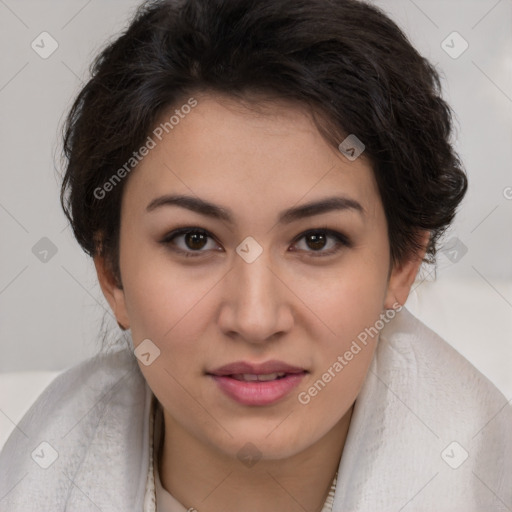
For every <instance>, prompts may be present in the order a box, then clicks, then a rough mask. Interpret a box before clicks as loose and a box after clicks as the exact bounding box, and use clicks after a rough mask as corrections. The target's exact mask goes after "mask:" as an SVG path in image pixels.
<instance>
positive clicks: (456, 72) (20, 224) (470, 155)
mask: <svg viewBox="0 0 512 512" xmlns="http://www.w3.org/2000/svg"><path fill="white" fill-rule="evenodd" d="M375 3H376V4H378V5H379V6H381V7H382V8H383V9H384V10H386V11H387V12H388V13H389V14H390V15H391V17H392V18H393V19H394V20H396V21H397V22H398V23H399V25H400V26H401V27H402V28H403V29H404V31H405V32H406V34H407V35H408V36H409V37H410V38H411V40H412V42H413V44H414V45H415V46H416V47H417V48H418V50H419V51H420V52H421V53H422V54H424V55H425V56H426V57H427V58H429V59H430V60H431V61H432V62H433V63H434V64H435V65H436V66H437V67H438V69H439V70H440V71H441V72H442V74H443V76H444V80H443V86H444V95H445V97H446V99H447V100H448V101H449V102H450V104H451V105H452V107H453V109H454V110H455V112H456V114H457V118H456V119H457V140H456V147H457V149H458V151H459V152H460V154H461V156H462V158H463V160H464V162H465V166H466V169H467V172H468V174H469V178H470V190H469V193H468V195H467V197H466V199H465V200H464V203H463V205H462V207H461V210H460V213H459V215H458V217H457V219H456V221H455V223H454V226H453V228H452V229H451V231H450V233H449V234H448V236H447V238H446V239H447V240H450V239H451V242H450V244H452V243H454V242H455V249H456V250H457V251H458V253H457V254H458V256H457V257H458V258H459V261H453V260H454V259H455V260H457V257H455V258H454V256H453V254H454V253H449V252H446V253H441V254H440V255H439V265H438V271H437V279H436V281H435V282H433V274H432V273H431V269H425V270H424V271H423V272H422V274H421V275H420V277H419V279H418V283H417V284H416V285H415V290H414V292H413V294H412V295H411V299H410V301H409V303H408V305H409V306H410V307H411V309H412V310H413V312H415V313H416V314H417V315H418V316H419V317H420V318H422V319H423V320H425V322H426V323H428V324H429V325H431V326H432V327H433V328H434V329H435V330H437V332H439V333H440V334H441V335H442V336H444V337H445V338H446V339H447V341H449V342H450V343H451V344H452V345H453V346H455V347H456V348H457V350H459V351H460V352H462V353H463V354H464V355H465V356H466V357H467V358H468V359H470V361H471V362H472V363H473V364H474V365H475V366H477V367H478V368H479V369H480V370H481V371H482V372H483V373H484V374H485V375H487V376H488V377H489V378H490V379H491V380H493V381H494V382H495V383H496V384H497V385H498V386H499V387H500V388H501V389H502V390H503V391H504V392H505V393H506V394H507V396H512V380H511V379H512V377H511V376H510V374H511V372H510V369H511V366H512V365H511V358H512V188H509V187H512V171H511V162H512V143H511V142H512V137H511V135H512V133H511V132H512V122H511V119H512V116H511V114H512V28H511V27H512V0H442V1H433V0H415V1H412V0H392V1H391V0H385V1H377V2H375ZM138 4H139V2H138V1H126V0H125V1H119V0H108V1H102V2H100V1H99V0H89V1H87V0H80V1H76V0H72V1H66V2H64V1H62V0H61V1H57V0H45V1H40V0H38V1H25V0H0V43H1V44H2V47H3V49H4V51H3V52H2V66H1V68H0V109H1V112H2V116H1V122H0V145H1V146H0V148H1V155H2V158H1V163H0V169H1V170H0V176H1V186H0V232H1V234H2V236H1V242H0V243H1V251H0V258H1V260H0V348H1V355H0V372H7V371H20V370H24V371H26V370H61V369H63V368H66V367H68V366H70V365H72V364H75V363H77V362H78V361H80V360H82V359H84V358H85V357H88V356H90V355H93V354H94V353H96V352H97V351H98V350H99V348H100V345H101V339H100V337H99V331H100V328H101V324H102V320H103V318H105V320H106V326H107V327H108V328H110V330H111V334H110V336H111V338H115V337H116V336H117V334H118V332H119V331H118V328H117V324H115V322H113V317H112V315H111V314H110V313H109V312H108V306H107V304H106V301H105V300H104V299H103V296H102V294H101V291H100V289H99V286H98V284H97V281H96V275H95V271H94V267H93V265H92V261H90V259H89V258H88V257H87V256H86V255H85V254H84V253H82V252H81V250H80V248H79V246H78V244H77V243H76V241H75V240H74V238H73V236H72V233H71V230H70V228H69V226H67V221H66V219H65V217H64V215H63V213H62V211H61V209H60V204H59V177H58V174H57V173H56V171H55V166H57V168H62V167H61V166H60V161H59V156H60V149H61V148H60V138H59V137H60V135H59V130H60V129H61V126H62V122H63V119H64V115H65V113H66V112H67V110H68V109H69V107H70V106H71V103H72V100H73V98H74V96H75V95H76V93H77V92H78V90H79V88H80V86H81V84H82V82H83V80H86V79H87V77H88V67H89V64H90V62H91V60H92V58H93V57H94V55H96V53H97V52H98V50H99V49H100V48H101V47H102V46H103V45H104V43H105V42H106V41H107V40H109V39H113V38H114V37H115V36H116V35H117V34H118V33H119V31H120V30H122V29H123V28H124V27H125V25H126V23H127V22H128V20H129V19H130V18H131V16H132V14H133V12H134V10H135V8H136V6H137V5H138ZM44 31H46V32H48V33H49V34H51V36H52V37H53V38H54V39H55V40H56V41H57V43H58V48H57V50H56V51H55V52H54V53H53V54H52V55H51V56H50V57H48V58H47V59H43V58H41V57H40V56H39V55H38V54H37V53H36V51H34V49H33V48H32V47H31V43H32V42H33V41H34V40H35V41H36V42H37V41H38V40H40V39H38V36H39V35H40V34H41V33H42V32H44ZM453 31H457V32H459V33H460V34H461V35H462V37H463V38H464V39H465V40H467V42H468V43H469V48H468V49H467V50H466V51H465V52H464V53H463V54H462V55H461V56H460V57H458V58H456V59H454V58H452V57H451V56H449V55H448V54H447V53H446V51H445V50H444V49H443V47H442V42H443V41H444V40H446V38H447V37H448V36H449V35H450V34H451V33H452V32H453ZM452 40H453V38H452V39H451V40H450V39H448V41H449V43H448V44H451V45H452V46H454V49H455V50H456V49H457V45H458V44H459V43H458V42H457V41H456V40H454V42H453V43H451V41H452ZM459 47H460V46H459ZM42 238H47V239H49V240H50V241H51V244H50V245H51V246H52V247H53V246H54V252H55V251H56V252H55V254H52V252H51V250H50V252H49V253H48V255H47V256H46V258H47V261H46V262H43V261H41V260H40V258H41V257H42V254H41V253H39V252H38V250H41V248H42V249H45V248H47V246H48V242H47V241H41V239H42ZM41 244H42V245H41ZM450 244H449V245H450ZM34 247H35V249H34ZM466 249H467V252H465V250H466ZM34 252H35V254H34ZM38 254H39V257H38ZM450 254H451V256H450ZM461 255H462V257H461ZM425 278H426V279H425ZM424 279H425V280H424Z"/></svg>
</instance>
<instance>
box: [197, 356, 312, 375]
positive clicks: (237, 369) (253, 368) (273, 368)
mask: <svg viewBox="0 0 512 512" xmlns="http://www.w3.org/2000/svg"><path fill="white" fill-rule="evenodd" d="M304 371H305V369H304V368H299V367H298V366H291V365H289V364H287V363H284V362H283V361H277V360H276V359H272V360H270V361H265V362H264V363H247V362H245V361H236V362H234V363H230V364H226V365H224V366H221V367H220V368H217V369H216V370H213V371H211V372H207V373H209V374H213V375H234V374H237V373H253V374H255V375H261V374H267V373H279V372H282V373H302V372H304Z"/></svg>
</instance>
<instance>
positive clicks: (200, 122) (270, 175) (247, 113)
mask: <svg viewBox="0 0 512 512" xmlns="http://www.w3.org/2000/svg"><path fill="white" fill-rule="evenodd" d="M193 99H194V100H195V101H196V102H197V103H196V104H195V106H194V107H193V108H180V105H174V106H173V108H172V109H169V110H167V111H166V112H164V113H163V114H162V116H161V117H160V119H159V120H158V122H157V124H156V126H155V129H153V131H152V132H151V133H150V137H151V138H152V140H153V142H154V144H152V146H154V147H153V148H152V149H151V150H150V151H149V152H148V154H147V155H146V156H145V157H144V158H143V159H142V161H141V162H140V163H139V164H138V166H137V167H136V169H135V170H134V171H133V172H132V174H131V176H130V177H129V180H128V183H127V184H126V188H125V191H124V196H125V197H124V198H123V204H124V203H125V202H126V203H129V204H130V205H131V208H137V209H141V208H146V206H147V204H148V203H149V202H150V201H151V200H153V199H154V198H155V197H156V196H158V195H162V194H169V193H182V194H187V195H196V196H199V197H201V198H203V199H206V200H209V201H212V202H216V203H221V204H225V205H228V204H229V205H231V209H232V210H236V209H237V208H236V207H237V205H239V206H240V207H244V206H245V207H246V210H247V207H248V206H249V205H252V211H253V212H254V211H257V212H258V213H262V212H263V210H265V211H267V210H272V209H274V210H275V211H281V210H282V209H283V208H285V207H286V206H289V205H290V204H296V203H298V202H300V201H302V202H309V201H310V200H314V199H317V198H319V197H325V196H326V195H331V196H332V195H333V194H335V193H337V192H338V193H342V194H344V195H345V196H350V197H352V198H353V199H355V200H357V201H358V202H360V203H361V204H363V207H364V208H365V210H367V211H371V210H372V209H373V208H374V204H375V203H376V202H378V201H379V197H378V190H377V187H376V183H375V180H374V175H373V170H372V166H371V164H370V162H369V160H367V159H366V158H365V157H364V154H363V155H362V156H361V157H359V158H358V159H356V160H355V161H349V160H348V159H347V158H346V157H345V156H344V155H342V154H341V152H339V151H338V150H337V149H336V148H333V147H332V146H330V145H329V144H328V143H327V142H326V141H325V140H324V139H323V138H322V136H321V135H320V133H319V131H318V129H317V127H316V126H315V124H314V122H313V120H312V119H311V117H310V116H309V115H308V113H307V112H306V111H305V110H304V109H302V108H300V107H299V106H297V105H296V104H292V103H290V102H284V101H274V102H270V101H267V102H265V103H260V104H255V105H249V106H248V105H246V104H244V103H241V102H240V101H239V100H236V99H234V98H229V97H225V96H218V95H211V94H202V95H196V96H194V98H193ZM189 103H190V102H189ZM183 104H184V105H186V104H187V100H185V101H184V103H183ZM340 142H341V141H340ZM125 198H126V199H125ZM242 209H243V208H242Z"/></svg>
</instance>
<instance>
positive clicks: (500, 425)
mask: <svg viewBox="0 0 512 512" xmlns="http://www.w3.org/2000/svg"><path fill="white" fill-rule="evenodd" d="M127 341H128V342H129V343H131V338H129V331H127ZM484 342H485V340H482V343H484ZM131 347H132V348H133V345H131ZM152 399H153V393H152V392H151V390H150V389H149V387H148V385H147V383H146V382H145V380H144V378H143V376H142V374H141V372H140V369H139V367H138V364H137V360H136V359H135V356H134V355H133V352H132V350H129V349H122V350H116V351H113V352H110V353H108V354H102V355H98V356H96V357H94V358H91V359H89V360H87V361H85V362H83V363H81V364H80V365H78V366H76V367H73V368H71V369H70V370H68V371H66V372H64V373H63V374H61V375H59V376H58V377H57V378H56V379H55V380H54V381H52V382H51V384H50V385H49V386H48V387H47V388H46V389H45V391H44V392H43V393H42V394H41V396H40V397H39V398H38V399H37V400H36V402H35V403H34V404H33V405H32V407H31V408H30V409H29V411H28V412H27V414H26V415H25V416H24V417H23V419H22V420H21V421H20V423H19V424H18V426H17V428H15V429H14V431H13V432H12V434H11V436H10V437H9V439H8V440H7V442H6V444H5V446H4V448H3V450H2V452H1V453H0V511H2V512H3V511H5V512H30V511H34V512H36V511H37V512H39V511H51V512H64V511H72V512H81V511H87V512H89V511H93V510H97V509H99V510H101V511H102V512H109V511H123V512H126V511H136V512H141V511H144V506H145V503H146V504H147V497H148V493H147V492H146V489H147V484H148V482H147V478H148V474H149V472H150V468H151V465H150V464H152V462H151V451H150V444H151V441H150V440H151V427H150V418H151V413H150V411H151V402H152ZM45 467H46V469H45ZM150 495H151V494H150V493H149V496H150ZM332 510H333V512H356V511H357V512H375V511H379V512H388V511H399V510H403V511H404V512H408V511H417V512H423V511H429V512H431V511H432V510H435V511H436V512H443V511H450V512H457V511H460V512H482V511H486V512H487V511H493V512H495V511H507V510H509V511H510V510H512V407H511V406H510V405H509V404H508V402H507V399H506V398H505V397H504V396H503V395H502V394H501V393H500V392H499V391H498V390H497V389H496V388H495V387H494V386H493V385H492V384H491V383H490V382H489V381H488V379H486V378H485V377H484V376H483V375H482V374H480V373H479V372H478V371H477V370H476V369H475V368H474V367H473V366H472V365H471V364H470V363H469V362H468V361H467V360H465V359H464V358H463V357H462V356H461V355H460V354H458V353H457V352H456V351H455V350H454V349H453V348H451V347H450V346H449V345H448V344H447V343H446V342H445V341H443V340H442V339H441V338H440V337H439V336H437V335H436V334H435V333H433V332H432V331H431V330H430V329H428V328H427V327H426V326H425V325H424V324H422V323H421V322H420V321H419V320H418V319H416V318H415V317H414V316H413V315H411V314H410V313H409V312H408V311H407V310H406V309H402V311H401V312H400V313H399V314H397V315H396V317H395V318H394V319H393V320H392V321H391V322H390V323H389V324H388V325H386V327H385V328H384V330H383V331H382V332H381V339H380V341H379V344H378V347H377V350H376V352H375V356H374V359H373V361H372V364H371V366H370V369H369V372H368V376H367V378H366V380H365V382H364V385H363V387H362V390H361V392H360V394H359V396H358V398H357V400H356V403H355V407H354V411H353V414H352V419H351V424H350V428H349V432H348V436H347V440H346V444H345V447H344V450H343V456H342V459H341V461H340V465H339V468H338V479H337V485H336V491H335V494H334V503H333V508H332ZM159 512H160V511H159ZM162 512H164V511H162Z"/></svg>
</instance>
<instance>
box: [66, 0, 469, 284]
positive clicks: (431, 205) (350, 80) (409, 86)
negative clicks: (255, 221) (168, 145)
mask: <svg viewBox="0 0 512 512" xmlns="http://www.w3.org/2000/svg"><path fill="white" fill-rule="evenodd" d="M91 74H92V77H91V78H90V80H89V81H88V82H87V83H86V84H85V86H84V87H83V89H82V90H81V91H80V93H79V95H78V97H77V98H76V100H75V102H74V104H73V106H72V108H71V110H70V112H69V115H68V117H67V119H66V123H65V126H64V134H63V136H64V156H65V158H66V164H67V165H66V170H65V174H64V177H63V181H62V188H61V203H62V207H63V209H64V211H65V214H66V216H67V217H68V219H69V221H70V223H71V225H72V228H73V231H74V235H75V237H76V239H77V240H78V242H79V243H80V245H81V246H82V248H83V249H84V250H85V251H86V253H87V254H89V255H91V256H94V255H96V254H97V253H98V251H99V250H101V251H102V253H103V255H104V256H105V260H106V262H107V263H108V264H109V265H111V269H112V271H113V274H114V276H115V277H116V278H117V279H118V282H119V283H120V282H121V281H120V273H119V227H120V206H121V198H122V193H123V185H124V183H125V182H126V179H129V177H127V178H125V179H124V180H122V181H121V182H120V183H119V184H117V186H115V187H113V189H112V190H111V191H109V193H108V194H107V195H106V197H102V198H98V197H97V193H96V194H95V190H97V189H98V187H101V186H102V185H103V184H104V183H106V182H107V181H108V180H109V179H110V178H111V177H112V175H113V174H114V173H115V172H116V170H117V169H118V168H120V167H122V166H123V165H124V164H125V163H126V162H127V161H128V160H129V159H130V157H131V156H132V153H133V152H134V151H135V150H136V149H137V148H139V147H140V146H141V145H142V144H143V143H144V141H145V140H146V138H147V136H148V134H149V133H151V130H152V128H153V126H154V124H155V122H156V121H157V119H159V118H160V117H161V115H162V113H163V112H164V111H167V110H168V109H169V108H170V107H171V106H176V105H178V104H179V103H180V102H181V101H184V99H186V98H187V97H190V96H191V95H192V94H193V93H194V92H198V91H207V92H213V93H222V94H227V95H229V96H232V97H237V98H250V97H251V95H252V96H253V97H255V96H257V95H259V97H262V95H264V96H267V97H269V98H274V99H276V98H277V99H279V98H282V99H286V100H291V101H293V102H296V103H298V104H300V105H301V106H303V107H306V108H307V109H309V110H310V111H311V112H312V113H313V115H315V113H316V114H317V115H318V118H321V119H323V120H324V122H319V123H317V126H318V128H319V130H320V132H321V133H322V135H323V136H324V138H325V139H326V140H327V141H328V142H329V143H330V144H332V145H333V146H334V147H338V145H339V144H340V142H341V141H342V140H343V138H344V137H345V136H346V135H348V134H355V135H356V136H357V137H358V138H359V139H360V140H361V141H363V143H364V144H365V146H366V149H365V153H364V154H365V156H366V157H368V158H369V159H370V161H371V162H372V166H373V169H374V173H375V176H376V180H377V184H378V187H379V192H380V196H381V199H382V202H383V205H384V209H385V212H386V218H387V223H388V233H389V241H390V251H391V258H392V262H393V263H397V262H401V261H403V260H404V259H405V258H407V257H408V256H409V255H410V254H411V253H412V251H415V250H417V249H418V248H419V237H418V234H419V231H420V230H430V231H431V239H430V243H429V246H428V251H427V258H426V259H427V260H428V261H431V262H433V261H434V259H435V258H434V256H435V252H436V242H437V240H438V239H439V237H440V236H441V234H442V233H443V232H444V230H445V229H446V227H447V226H448V225H449V223H450V222H451V221H452V219H453V217H454V215H455V211H456V208H457V206H458V205H459V203H460V201H461V200H462V198H463V197H464V194H465V192H466V189H467V179H466V176H465V173H464V171H463V169H462V164H461V162H460V161H459V158H458V156H457V154H456V153H455V151H454V149H453V147H452V145H451V142H450V137H451V133H452V111H451V109H450V107H449V106H448V105H447V104H446V103H445V101H444V100H443V99H442V98H441V85H440V78H439V75H438V72H437V71H436V69H435V68H434V67H433V66H432V65H431V64H430V63H429V62H428V61H427V60H426V59H425V58H423V57H422V56H421V55H419V53H418V52H417V51H416V50H415V49H414V48H413V47H412V45H411V44H410V43H409V41H408V40H407V38H406V36H405V35H404V34H403V32H402V31H401V30H400V29H399V28H398V27H397V25H396V24H395V23H394V22H393V21H391V20H390V19H389V17H387V15H386V14H385V13H384V12H382V11H381V10H379V9H378V8H376V7H375V6H372V5H370V4H367V3H365V2H361V1H357V0H257V1H256V0H157V1H150V2H146V3H145V4H143V5H142V6H141V7H140V8H139V9H138V11H137V13H136V15H135V17H134V19H133V21H132V22H131V24H130V26H129V27H128V28H127V29H126V31H125V32H124V33H123V34H122V35H121V36H120V37H118V38H117V39H115V40H114V41H113V42H111V43H109V44H108V45H107V46H106V47H105V48H104V49H103V50H102V52H101V53H100V54H99V55H98V56H97V57H96V59H95V61H94V62H93V64H92V66H91ZM185 101H186V100H185ZM315 117H316V116H315ZM315 122H316V121H315ZM100 241H101V244H100Z"/></svg>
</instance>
